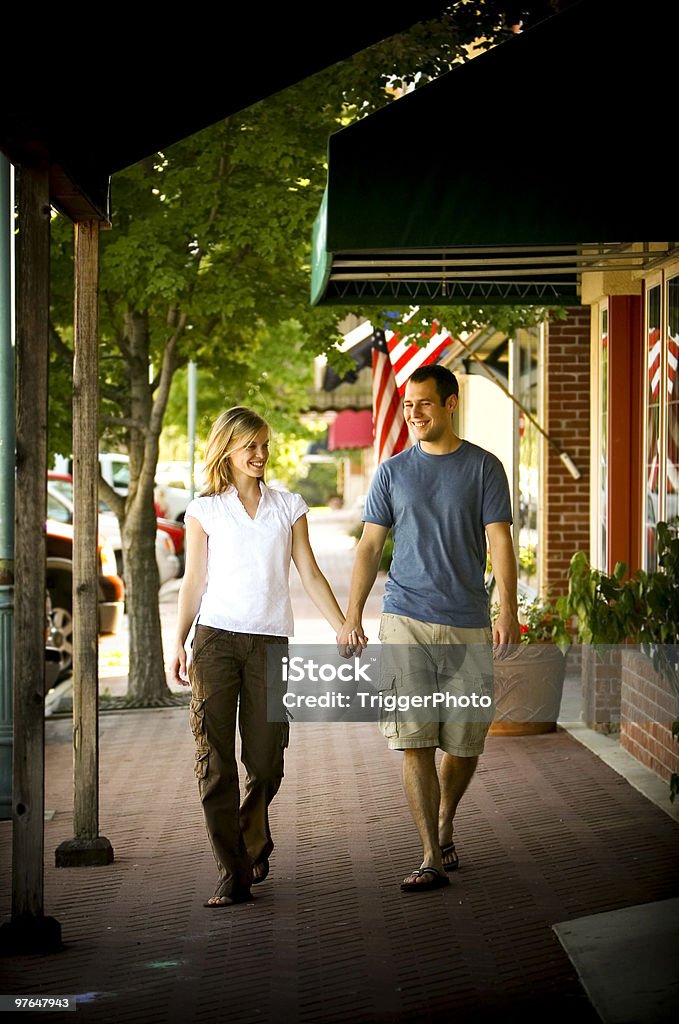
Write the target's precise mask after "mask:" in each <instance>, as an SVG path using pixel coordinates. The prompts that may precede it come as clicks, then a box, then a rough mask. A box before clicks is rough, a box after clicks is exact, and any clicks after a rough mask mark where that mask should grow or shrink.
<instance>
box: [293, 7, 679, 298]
mask: <svg viewBox="0 0 679 1024" xmlns="http://www.w3.org/2000/svg"><path fill="white" fill-rule="evenodd" d="M670 22H671V23H672V24H670ZM676 28H677V10H676V5H667V4H664V3H662V2H660V0H648V2H647V3H645V4H643V5H638V6H636V7H635V8H634V16H633V17H630V18H625V17H622V16H621V14H620V7H619V5H616V4H614V3H611V2H609V0H581V2H580V3H578V4H576V5H574V6H572V7H570V8H568V9H566V10H565V11H563V12H562V13H560V14H558V15H555V16H553V17H551V18H549V19H548V20H546V21H544V22H542V23H541V24H539V25H536V26H535V27H534V28H532V29H530V31H528V32H525V33H524V34H522V35H519V36H516V37H514V38H512V39H511V40H509V41H508V42H506V43H503V44H501V45H499V46H497V47H495V48H494V49H493V50H491V51H489V52H488V53H486V54H482V55H481V56H479V57H477V58H475V59H474V60H473V61H470V62H469V63H467V64H464V65H460V67H458V68H455V69H454V70H453V71H451V72H449V73H448V74H446V75H443V76H442V77H441V78H439V79H437V80H436V81H434V82H432V83H429V84H428V85H425V86H423V87H422V88H421V89H418V90H416V91H415V92H413V93H411V94H409V95H407V96H404V97H402V98H401V99H399V100H397V101H396V102H393V103H391V104H389V105H388V106H387V107H385V108H383V109H382V110H380V111H378V112H377V113H375V114H373V115H371V116H369V117H366V118H364V119H363V120H362V121H359V122H357V123H356V124H353V125H351V126H350V127H348V128H345V129H343V130H342V131H340V132H337V133H336V134H334V135H332V136H331V138H330V141H329V153H328V186H327V192H326V196H325V198H324V201H323V205H322V207H321V210H320V211H319V214H318V218H317V222H316V226H315V231H314V274H313V288H312V303H343V304H346V303H350V302H353V301H356V300H358V301H360V302H361V303H384V302H390V303H401V304H402V303H403V302H408V303H425V304H426V303H432V304H433V303H435V304H445V303H449V304H467V303H469V302H476V301H479V302H483V304H484V305H485V304H492V303H494V302H495V303H538V304H548V303H559V302H564V303H568V304H572V303H577V302H578V278H579V274H580V273H581V272H582V271H583V270H585V269H590V270H591V269H602V268H606V269H630V268H634V269H639V268H641V267H643V266H646V265H647V264H648V262H649V260H650V259H652V258H654V257H652V256H651V255H650V254H648V253H644V252H642V253H640V254H636V255H633V256H631V255H630V251H629V245H630V242H646V241H649V242H650V241H658V240H662V239H666V238H668V237H674V238H676V237H677V236H678V235H679V231H678V230H676V228H677V219H678V218H677V212H676V211H677V208H676V203H674V200H673V195H672V190H671V187H670V180H671V177H670V175H671V164H670V163H669V162H668V157H667V156H666V155H665V154H664V152H663V147H664V146H665V145H666V144H667V141H666V140H667V139H668V137H669V136H668V131H669V126H668V124H667V111H666V107H665V100H664V99H663V97H666V96H667V95H671V94H673V91H669V90H671V89H672V85H671V78H672V77H673V74H674V72H673V66H674V56H673V48H674V46H675V38H676ZM666 90H668V91H666ZM656 91H657V95H656V96H655V100H654V99H653V94H655V93H656ZM635 93H636V94H637V98H638V97H641V96H643V98H644V108H643V111H642V112H640V110H639V107H638V106H637V103H636V100H635V98H634V97H635ZM668 172H669V173H668ZM663 179H664V180H665V181H666V183H667V186H668V187H667V188H664V187H662V184H661V183H662V181H663ZM626 240H627V241H626Z"/></svg>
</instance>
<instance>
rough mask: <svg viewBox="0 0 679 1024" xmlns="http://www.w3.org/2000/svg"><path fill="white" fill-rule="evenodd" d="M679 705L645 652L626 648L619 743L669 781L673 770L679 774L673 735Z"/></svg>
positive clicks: (678, 753) (678, 748) (677, 748)
mask: <svg viewBox="0 0 679 1024" xmlns="http://www.w3.org/2000/svg"><path fill="white" fill-rule="evenodd" d="M678 705H679V701H678V699H677V696H676V694H673V693H672V692H671V689H670V685H669V683H667V682H665V680H664V679H662V678H661V677H659V676H658V675H657V674H656V673H655V671H654V669H653V665H652V664H651V662H650V660H649V659H648V658H647V657H646V656H645V655H643V654H640V653H639V652H637V651H627V650H625V651H623V653H622V685H621V704H620V715H621V722H620V745H621V746H622V747H623V748H624V749H625V750H627V751H628V753H630V754H632V756H633V757H635V758H636V759H637V761H640V762H641V763H642V764H644V765H646V767H647V768H650V769H651V770H652V771H654V772H655V773H656V775H659V776H660V778H662V779H666V780H667V781H669V778H670V776H671V774H672V773H673V772H675V773H677V774H679V742H678V741H677V740H675V739H674V737H673V736H672V722H673V720H674V719H676V718H679V707H678Z"/></svg>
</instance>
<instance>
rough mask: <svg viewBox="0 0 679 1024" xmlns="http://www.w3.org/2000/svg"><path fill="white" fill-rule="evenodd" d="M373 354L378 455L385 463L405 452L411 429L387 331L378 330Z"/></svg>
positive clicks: (376, 446)
mask: <svg viewBox="0 0 679 1024" xmlns="http://www.w3.org/2000/svg"><path fill="white" fill-rule="evenodd" d="M372 357H373V427H374V431H375V454H376V455H377V461H378V462H383V461H384V459H388V458H390V456H392V455H397V454H398V452H401V451H403V449H404V448H405V446H406V443H407V441H408V428H407V427H406V421H405V419H404V418H403V406H402V404H401V398H400V395H399V393H398V390H397V388H396V377H395V376H394V369H393V367H392V365H391V359H390V358H389V348H388V346H387V339H386V337H385V335H384V331H375V334H374V342H373V348H372Z"/></svg>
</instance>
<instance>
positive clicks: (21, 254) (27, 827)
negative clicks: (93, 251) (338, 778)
mask: <svg viewBox="0 0 679 1024" xmlns="http://www.w3.org/2000/svg"><path fill="white" fill-rule="evenodd" d="M49 259H50V194H49V173H48V169H47V168H46V167H40V168H33V167H22V168H21V171H20V177H19V233H18V238H17V310H16V312H17V332H16V359H17V393H16V394H17V422H16V448H17V467H16V520H15V570H16V572H15V575H16V584H15V603H14V625H15V633H14V781H13V797H12V804H13V807H12V810H13V822H14V827H13V833H12V920H11V922H9V923H8V924H7V925H4V926H3V929H2V933H3V934H2V937H1V938H0V945H1V946H2V948H3V949H7V948H10V949H18V948H25V949H35V950H38V949H52V948H56V947H58V946H59V945H60V942H61V928H60V926H59V924H58V922H57V921H55V920H54V919H53V918H46V917H45V916H44V913H43V884H44V871H43V852H44V818H45V789H44V766H45V710H44V670H45V516H46V479H47V380H48V365H49Z"/></svg>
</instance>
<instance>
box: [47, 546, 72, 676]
mask: <svg viewBox="0 0 679 1024" xmlns="http://www.w3.org/2000/svg"><path fill="white" fill-rule="evenodd" d="M72 579H73V577H72V573H71V572H70V571H69V569H67V568H65V567H62V566H56V567H55V566H54V565H52V566H50V565H49V563H48V566H47V591H48V593H49V597H50V605H51V607H52V614H51V618H52V624H53V625H54V628H55V629H58V630H59V633H60V634H61V641H62V642H61V648H60V650H61V658H62V669H61V672H60V673H59V679H65V678H66V676H69V675H70V674H71V672H72V671H73V596H72V592H71V586H72Z"/></svg>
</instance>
